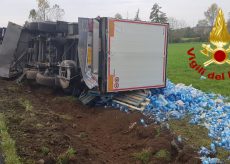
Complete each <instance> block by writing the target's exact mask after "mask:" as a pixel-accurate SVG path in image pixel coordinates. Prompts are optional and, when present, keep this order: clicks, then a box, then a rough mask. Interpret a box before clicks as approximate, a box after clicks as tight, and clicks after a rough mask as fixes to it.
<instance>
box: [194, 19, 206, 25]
mask: <svg viewBox="0 0 230 164" xmlns="http://www.w3.org/2000/svg"><path fill="white" fill-rule="evenodd" d="M196 26H197V27H208V26H209V24H208V21H207V20H206V19H202V20H199V21H198V23H197V25H196Z"/></svg>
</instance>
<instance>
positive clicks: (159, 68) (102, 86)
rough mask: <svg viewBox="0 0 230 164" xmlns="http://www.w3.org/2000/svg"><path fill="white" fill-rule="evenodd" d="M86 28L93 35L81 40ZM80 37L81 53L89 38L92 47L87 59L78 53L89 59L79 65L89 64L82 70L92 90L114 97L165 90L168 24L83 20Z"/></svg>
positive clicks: (118, 20)
mask: <svg viewBox="0 0 230 164" xmlns="http://www.w3.org/2000/svg"><path fill="white" fill-rule="evenodd" d="M84 21H85V22H84ZM89 22H91V23H89ZM89 24H92V25H89ZM87 25H89V26H92V30H91V31H92V33H90V32H89V33H88V34H86V35H85V37H81V34H82V33H83V31H84V30H85V29H87V27H86V26H87ZM81 27H82V28H81ZM88 28H89V29H90V27H88ZM88 31H90V30H88ZM79 33H80V38H79V46H78V47H79V48H80V50H81V49H82V48H83V49H84V47H86V46H85V45H84V44H81V43H82V41H84V40H86V36H88V37H87V38H88V39H87V40H88V41H87V43H88V45H91V46H92V48H91V47H90V46H88V47H87V49H86V48H85V53H87V55H84V54H81V53H79V55H80V58H81V56H82V57H83V58H84V56H87V59H82V60H80V61H87V62H88V63H87V64H85V63H84V62H82V64H83V65H84V66H83V67H82V68H81V70H82V74H83V77H84V80H85V82H86V84H87V86H88V87H89V88H90V89H91V88H94V87H97V86H98V87H99V91H100V92H101V93H111V92H120V91H132V90H140V89H150V88H162V87H165V85H166V59H167V45H168V35H167V34H168V24H160V23H152V22H143V21H132V20H121V19H113V18H101V19H100V22H99V23H98V22H97V21H90V20H89V19H87V18H80V19H79ZM89 36H90V37H89ZM84 38H85V39H84ZM85 42H86V41H85ZM98 43H100V44H98ZM91 49H92V50H91ZM92 51H93V52H92ZM79 52H82V51H79ZM89 61H90V62H89ZM85 67H86V68H85ZM94 70H98V71H96V72H95V71H94Z"/></svg>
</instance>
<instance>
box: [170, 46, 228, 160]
mask: <svg viewBox="0 0 230 164" xmlns="http://www.w3.org/2000/svg"><path fill="white" fill-rule="evenodd" d="M201 45H202V43H178V44H169V47H168V65H167V66H168V68H167V76H168V78H169V79H170V80H171V81H172V82H174V83H185V84H186V85H190V84H192V85H193V87H195V88H197V89H200V90H202V91H204V92H214V93H220V94H222V95H224V96H230V85H229V84H230V83H229V82H230V78H228V76H227V75H228V71H230V65H228V64H224V65H216V64H211V65H209V66H208V67H206V68H205V69H207V72H208V73H210V72H216V73H217V74H220V73H223V72H224V73H225V80H222V81H217V80H210V79H208V78H207V79H205V80H200V77H201V75H200V74H199V73H198V72H197V71H195V70H193V69H192V68H190V67H189V63H190V61H189V58H190V56H189V55H187V51H188V50H189V49H191V48H195V50H194V53H195V55H196V61H197V63H198V64H199V65H202V64H203V63H204V62H205V61H207V60H209V58H208V57H206V56H204V55H202V54H201V53H200V50H201V49H202V47H201ZM202 66H203V65H202ZM208 73H206V74H205V75H204V76H207V74H208ZM169 124H170V127H171V129H172V130H173V131H174V133H176V134H177V135H181V136H182V137H184V138H187V139H188V140H187V142H188V143H189V144H191V145H193V146H194V148H196V149H197V150H199V147H200V146H205V147H207V148H209V145H210V143H211V139H210V138H209V137H208V131H207V129H206V128H204V127H201V126H194V125H190V124H189V123H188V120H186V119H185V120H179V121H170V122H169ZM228 156H229V151H227V150H224V149H222V148H218V154H217V157H218V158H219V159H221V160H222V161H223V162H225V163H230V162H229V161H227V160H226V159H227V158H228Z"/></svg>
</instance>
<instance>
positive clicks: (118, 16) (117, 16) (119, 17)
mask: <svg viewBox="0 0 230 164" xmlns="http://www.w3.org/2000/svg"><path fill="white" fill-rule="evenodd" d="M114 18H116V19H122V16H121V14H120V13H116V14H115V16H114Z"/></svg>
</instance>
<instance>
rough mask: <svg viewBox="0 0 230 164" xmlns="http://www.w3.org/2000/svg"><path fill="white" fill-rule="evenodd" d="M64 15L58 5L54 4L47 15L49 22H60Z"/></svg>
mask: <svg viewBox="0 0 230 164" xmlns="http://www.w3.org/2000/svg"><path fill="white" fill-rule="evenodd" d="M64 15H65V11H64V9H61V8H60V6H59V5H57V4H55V5H54V6H53V7H52V8H51V9H50V13H49V19H50V20H62V18H63V16H64Z"/></svg>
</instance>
